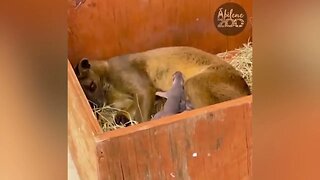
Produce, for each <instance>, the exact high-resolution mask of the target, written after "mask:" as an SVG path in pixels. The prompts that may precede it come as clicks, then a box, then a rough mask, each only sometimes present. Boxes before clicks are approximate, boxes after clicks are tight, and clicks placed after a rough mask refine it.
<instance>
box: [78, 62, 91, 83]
mask: <svg viewBox="0 0 320 180" xmlns="http://www.w3.org/2000/svg"><path fill="white" fill-rule="evenodd" d="M90 67H91V65H90V63H89V60H88V58H83V59H81V61H80V62H79V64H77V66H76V67H75V73H76V75H77V76H78V78H81V77H85V76H86V75H87V73H88V70H89V69H90Z"/></svg>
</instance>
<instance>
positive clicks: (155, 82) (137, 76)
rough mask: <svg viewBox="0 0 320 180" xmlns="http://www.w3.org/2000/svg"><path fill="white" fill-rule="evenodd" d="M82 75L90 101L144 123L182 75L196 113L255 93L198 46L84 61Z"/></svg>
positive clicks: (79, 74)
mask: <svg viewBox="0 0 320 180" xmlns="http://www.w3.org/2000/svg"><path fill="white" fill-rule="evenodd" d="M87 62H89V64H90V67H89V68H88V67H87ZM82 63H83V64H84V65H85V66H84V67H81V64H82ZM76 71H77V75H78V78H79V81H80V84H81V86H82V88H83V90H84V92H85V94H86V96H87V98H88V99H89V100H90V101H93V102H94V103H96V104H97V105H98V106H101V105H102V104H112V105H113V106H114V107H117V108H119V107H120V108H121V109H123V110H128V111H130V113H131V115H133V116H134V117H135V118H136V120H137V121H139V122H142V121H146V120H149V119H150V118H151V117H150V114H151V111H152V107H153V104H154V101H155V92H156V91H168V90H169V89H170V88H171V85H172V74H173V73H174V72H176V71H181V72H182V73H183V74H184V78H185V93H186V98H187V100H188V101H190V102H191V103H192V105H193V106H194V108H199V107H204V106H207V105H211V104H215V103H219V102H223V101H227V100H231V99H235V98H238V97H241V96H245V95H249V94H250V90H249V87H248V85H247V84H246V82H245V81H244V79H243V78H242V77H241V75H240V74H239V72H238V71H236V70H235V69H234V68H233V67H232V66H231V65H230V64H228V63H227V62H225V61H223V60H221V59H220V58H218V57H217V56H215V55H212V54H209V53H207V52H204V51H202V50H199V49H196V48H192V47H166V48H158V49H154V50H149V51H145V52H141V53H135V54H129V55H123V56H117V57H113V58H111V59H109V60H105V61H102V60H99V61H95V60H91V61H88V60H82V61H81V62H80V64H79V65H78V67H77V68H76ZM92 82H93V83H95V84H96V86H97V87H98V88H96V89H95V91H93V92H91V91H89V88H88V87H89V86H90V84H92ZM88 84H89V86H88Z"/></svg>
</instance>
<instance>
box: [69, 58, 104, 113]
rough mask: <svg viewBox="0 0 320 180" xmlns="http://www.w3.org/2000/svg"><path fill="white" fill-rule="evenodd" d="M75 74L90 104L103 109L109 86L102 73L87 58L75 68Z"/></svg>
mask: <svg viewBox="0 0 320 180" xmlns="http://www.w3.org/2000/svg"><path fill="white" fill-rule="evenodd" d="M75 73H76V75H77V78H78V80H79V82H80V85H81V87H82V89H83V91H84V93H85V95H86V97H87V99H88V100H89V102H90V103H91V104H93V105H95V106H97V107H102V106H103V105H104V104H105V95H106V89H107V88H108V84H107V83H105V82H104V81H103V78H102V77H103V76H101V72H100V73H99V70H98V69H97V68H96V67H94V66H92V64H91V63H90V61H89V60H88V59H87V58H83V59H82V60H81V61H80V62H79V64H77V66H76V67H75Z"/></svg>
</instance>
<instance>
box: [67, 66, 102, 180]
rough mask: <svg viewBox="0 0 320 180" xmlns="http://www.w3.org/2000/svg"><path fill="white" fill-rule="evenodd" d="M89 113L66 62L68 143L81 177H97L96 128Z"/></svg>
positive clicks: (70, 68)
mask: <svg viewBox="0 0 320 180" xmlns="http://www.w3.org/2000/svg"><path fill="white" fill-rule="evenodd" d="M90 115H92V113H91V114H90V109H89V105H87V104H86V100H85V99H84V95H83V94H81V89H80V87H79V84H78V82H77V80H76V77H75V76H74V73H73V72H72V67H71V65H70V63H68V145H69V148H70V151H71V156H72V159H73V160H74V163H75V165H76V167H77V170H78V172H79V175H80V177H81V178H82V179H98V166H97V164H98V161H97V156H96V143H95V139H94V136H95V135H96V134H97V133H98V130H97V129H95V128H94V127H93V126H92V123H90V121H88V119H90V118H89V117H90ZM91 118H93V117H91ZM96 128H97V127H96Z"/></svg>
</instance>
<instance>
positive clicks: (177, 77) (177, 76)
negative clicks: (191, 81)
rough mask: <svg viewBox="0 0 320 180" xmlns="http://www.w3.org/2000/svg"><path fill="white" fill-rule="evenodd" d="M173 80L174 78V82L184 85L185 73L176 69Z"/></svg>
mask: <svg viewBox="0 0 320 180" xmlns="http://www.w3.org/2000/svg"><path fill="white" fill-rule="evenodd" d="M172 80H173V84H176V83H180V85H181V86H183V85H184V79H183V75H182V72H180V71H176V72H175V73H173V75H172Z"/></svg>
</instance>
